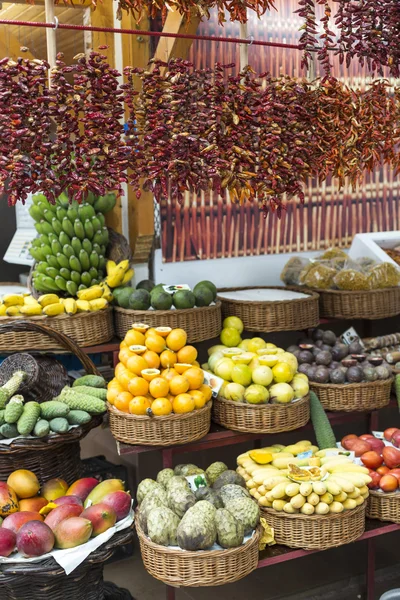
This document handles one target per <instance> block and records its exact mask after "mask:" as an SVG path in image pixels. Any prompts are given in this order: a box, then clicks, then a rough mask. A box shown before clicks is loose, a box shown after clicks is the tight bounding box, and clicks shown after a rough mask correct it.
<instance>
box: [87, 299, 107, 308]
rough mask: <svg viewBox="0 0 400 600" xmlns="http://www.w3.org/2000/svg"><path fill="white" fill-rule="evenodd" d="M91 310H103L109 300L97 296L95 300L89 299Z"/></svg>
mask: <svg viewBox="0 0 400 600" xmlns="http://www.w3.org/2000/svg"><path fill="white" fill-rule="evenodd" d="M89 305H90V310H92V311H94V310H102V309H103V308H106V306H108V302H107V300H106V299H105V298H96V299H95V300H90V301H89Z"/></svg>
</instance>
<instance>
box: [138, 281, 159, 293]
mask: <svg viewBox="0 0 400 600" xmlns="http://www.w3.org/2000/svg"><path fill="white" fill-rule="evenodd" d="M154 287H155V284H154V281H151V280H150V279H143V281H139V283H138V284H137V286H136V289H137V290H147V291H148V292H151V291H152V289H154Z"/></svg>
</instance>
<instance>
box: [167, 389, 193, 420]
mask: <svg viewBox="0 0 400 600" xmlns="http://www.w3.org/2000/svg"><path fill="white" fill-rule="evenodd" d="M194 409H195V400H194V398H192V396H190V395H189V394H179V395H178V396H176V398H175V400H174V401H173V403H172V410H173V411H174V413H176V414H178V415H179V414H183V413H189V412H192V410H194Z"/></svg>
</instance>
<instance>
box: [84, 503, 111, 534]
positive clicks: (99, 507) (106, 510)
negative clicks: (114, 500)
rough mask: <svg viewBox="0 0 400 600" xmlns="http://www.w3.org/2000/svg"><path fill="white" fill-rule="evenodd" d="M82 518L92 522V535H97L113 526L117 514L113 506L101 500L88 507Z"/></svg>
mask: <svg viewBox="0 0 400 600" xmlns="http://www.w3.org/2000/svg"><path fill="white" fill-rule="evenodd" d="M81 517H82V519H88V520H89V521H90V522H91V524H92V528H93V531H92V536H93V537H96V535H99V534H100V533H104V532H105V531H107V529H110V527H113V526H114V525H115V523H116V521H117V514H116V512H115V510H114V509H113V508H111V506H109V505H108V504H104V502H99V504H92V506H89V507H88V508H86V509H85V510H84V511H83V513H82V514H81Z"/></svg>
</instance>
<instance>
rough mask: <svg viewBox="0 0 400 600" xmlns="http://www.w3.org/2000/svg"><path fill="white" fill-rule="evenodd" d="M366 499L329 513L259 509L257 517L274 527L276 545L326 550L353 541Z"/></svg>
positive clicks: (359, 531) (359, 532) (361, 528)
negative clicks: (298, 512) (360, 502)
mask: <svg viewBox="0 0 400 600" xmlns="http://www.w3.org/2000/svg"><path fill="white" fill-rule="evenodd" d="M365 509H366V502H364V503H363V504H361V505H360V506H357V508H355V509H353V510H345V511H344V512H341V513H338V514H332V513H331V514H329V515H311V516H308V515H302V514H296V515H290V514H287V513H285V512H283V511H282V512H277V511H276V510H274V509H273V508H261V516H262V517H264V518H265V520H266V521H267V523H268V525H269V526H270V527H272V529H273V530H274V538H275V541H276V543H277V544H282V545H284V546H289V548H303V549H304V550H326V549H327V548H336V547H337V546H342V545H343V544H350V542H355V541H356V540H357V539H358V538H359V537H360V536H361V535H362V534H363V533H364V530H365Z"/></svg>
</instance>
